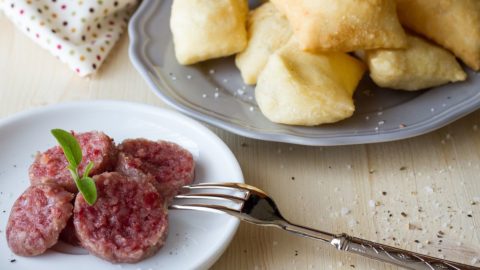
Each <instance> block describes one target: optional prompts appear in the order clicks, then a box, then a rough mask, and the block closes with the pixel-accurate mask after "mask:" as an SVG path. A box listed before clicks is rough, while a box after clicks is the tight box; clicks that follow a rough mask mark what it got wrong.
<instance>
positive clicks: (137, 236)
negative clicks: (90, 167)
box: [74, 172, 168, 263]
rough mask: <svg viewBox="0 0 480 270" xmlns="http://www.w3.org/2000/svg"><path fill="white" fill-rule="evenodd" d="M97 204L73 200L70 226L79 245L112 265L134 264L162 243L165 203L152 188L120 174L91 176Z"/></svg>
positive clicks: (147, 183) (166, 221) (165, 217)
mask: <svg viewBox="0 0 480 270" xmlns="http://www.w3.org/2000/svg"><path fill="white" fill-rule="evenodd" d="M94 180H95V183H96V185H97V201H96V203H95V204H94V205H93V206H90V205H88V204H87V203H86V201H85V199H84V198H83V196H82V195H81V194H78V196H77V198H76V200H75V209H74V225H75V230H76V232H77V236H78V238H79V240H80V243H81V245H82V246H83V247H84V248H86V249H87V250H88V251H89V252H90V253H92V254H94V255H96V256H98V257H100V258H103V259H105V260H108V261H110V262H113V263H134V262H138V261H140V260H142V259H144V258H147V257H149V256H151V255H153V254H154V253H155V252H156V251H158V250H159V249H160V248H161V247H162V246H163V245H164V244H165V240H166V236H167V228H168V219H167V207H166V203H165V201H164V199H163V197H161V196H160V195H159V193H158V192H157V190H156V189H155V187H154V186H153V185H152V184H151V183H149V182H147V181H143V180H139V179H135V180H132V179H130V178H129V177H127V176H125V175H122V174H120V173H116V172H112V173H103V174H100V175H96V176H94Z"/></svg>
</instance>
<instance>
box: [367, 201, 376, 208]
mask: <svg viewBox="0 0 480 270" xmlns="http://www.w3.org/2000/svg"><path fill="white" fill-rule="evenodd" d="M376 205H377V202H376V201H374V200H369V201H368V206H370V207H371V208H374V207H375V206H376Z"/></svg>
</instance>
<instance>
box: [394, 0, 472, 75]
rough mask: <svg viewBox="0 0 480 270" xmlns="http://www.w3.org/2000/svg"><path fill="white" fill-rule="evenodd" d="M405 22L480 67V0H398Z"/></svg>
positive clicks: (466, 61) (464, 59) (467, 62)
mask: <svg viewBox="0 0 480 270" xmlns="http://www.w3.org/2000/svg"><path fill="white" fill-rule="evenodd" d="M396 1H397V6H398V16H399V18H400V21H401V23H402V24H404V25H405V26H406V27H408V28H410V29H412V30H414V31H415V32H417V33H420V34H422V35H425V36H426V37H428V38H430V39H432V40H434V41H436V42H437V43H438V44H440V45H442V46H444V47H445V48H447V49H449V50H451V51H452V52H453V53H454V54H455V55H456V56H457V57H459V58H461V59H462V60H463V62H465V64H467V65H468V66H470V67H471V68H473V69H474V70H480V1H479V0H436V1H432V0H396Z"/></svg>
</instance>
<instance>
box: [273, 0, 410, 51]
mask: <svg viewBox="0 0 480 270" xmlns="http://www.w3.org/2000/svg"><path fill="white" fill-rule="evenodd" d="M271 2H273V3H274V4H275V5H276V6H277V8H278V9H279V10H280V11H282V12H285V14H286V15H287V18H288V20H289V21H290V24H291V26H292V29H293V32H294V34H295V36H296V37H297V40H298V42H299V44H300V48H301V49H303V50H306V51H311V52H322V51H341V52H351V51H354V50H357V49H377V48H404V47H405V46H406V43H407V41H406V37H405V32H404V31H403V28H402V27H401V25H400V23H399V21H398V18H397V14H396V10H395V1H394V0H336V1H331V0H272V1H271Z"/></svg>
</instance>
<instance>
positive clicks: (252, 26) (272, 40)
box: [235, 3, 292, 84]
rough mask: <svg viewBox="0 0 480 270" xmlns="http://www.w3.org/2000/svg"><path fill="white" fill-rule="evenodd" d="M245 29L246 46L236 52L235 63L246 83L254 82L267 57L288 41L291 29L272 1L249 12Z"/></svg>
mask: <svg viewBox="0 0 480 270" xmlns="http://www.w3.org/2000/svg"><path fill="white" fill-rule="evenodd" d="M247 31H248V45H247V48H246V49H245V50H244V51H243V52H241V53H239V54H237V56H236V58H235V64H236V65H237V67H238V68H239V69H240V72H241V74H242V78H243V80H244V82H245V83H246V84H256V83H257V78H258V74H260V72H261V71H262V69H263V67H265V64H266V63H267V60H268V57H269V56H270V55H271V54H272V53H273V52H275V51H276V50H277V49H278V48H280V47H281V46H283V45H285V43H287V42H288V40H289V39H290V37H291V35H292V31H291V29H290V25H289V23H288V20H287V18H286V17H285V16H284V15H283V14H281V13H280V12H279V11H278V10H277V9H276V8H275V6H274V5H273V4H272V3H265V4H263V5H262V6H260V7H258V8H257V9H255V10H253V11H251V12H250V14H249V17H248V20H247Z"/></svg>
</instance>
